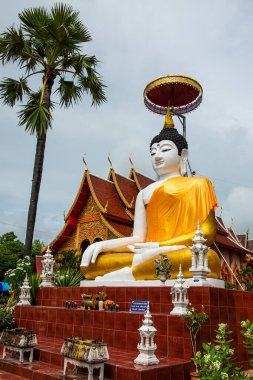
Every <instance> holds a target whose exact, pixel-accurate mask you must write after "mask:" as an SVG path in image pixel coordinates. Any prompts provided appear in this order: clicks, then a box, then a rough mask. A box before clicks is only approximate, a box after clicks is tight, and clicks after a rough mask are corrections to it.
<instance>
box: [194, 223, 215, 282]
mask: <svg viewBox="0 0 253 380" xmlns="http://www.w3.org/2000/svg"><path fill="white" fill-rule="evenodd" d="M192 241H193V243H194V244H193V245H192V246H191V247H190V250H191V251H192V266H191V268H190V269H189V271H190V272H191V273H192V276H193V284H192V285H197V286H211V285H210V284H209V283H208V281H207V279H206V278H207V275H208V273H209V272H211V270H210V269H209V267H208V257H207V253H208V250H209V247H208V246H207V245H205V242H206V239H205V238H204V237H203V233H202V231H201V229H200V224H199V222H198V224H197V230H196V232H195V236H194V238H193V239H192Z"/></svg>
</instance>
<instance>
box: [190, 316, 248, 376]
mask: <svg viewBox="0 0 253 380" xmlns="http://www.w3.org/2000/svg"><path fill="white" fill-rule="evenodd" d="M216 333H217V334H216V339H215V340H214V342H213V343H203V344H202V347H203V351H202V352H200V351H198V352H196V353H195V355H194V358H193V361H194V363H195V365H196V368H197V369H198V375H199V378H200V379H203V380H224V379H227V380H243V379H245V378H246V377H245V375H244V373H243V372H241V369H240V368H239V367H237V366H236V365H235V364H234V363H233V360H234V349H233V348H231V343H232V342H233V340H232V339H229V335H230V334H231V331H228V325H227V324H226V323H220V324H219V325H218V330H217V331H216Z"/></svg>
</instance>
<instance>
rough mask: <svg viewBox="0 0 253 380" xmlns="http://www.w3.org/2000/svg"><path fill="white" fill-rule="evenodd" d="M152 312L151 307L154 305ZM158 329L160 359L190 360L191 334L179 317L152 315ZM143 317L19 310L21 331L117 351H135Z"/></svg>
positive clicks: (59, 309)
mask: <svg viewBox="0 0 253 380" xmlns="http://www.w3.org/2000/svg"><path fill="white" fill-rule="evenodd" d="M151 311H152V305H151ZM152 319H153V324H154V326H155V328H156V329H157V333H156V336H155V343H156V344H157V355H160V356H163V357H168V358H181V359H190V358H191V342H190V336H189V332H188V330H187V329H186V327H185V326H184V325H183V322H182V321H181V319H180V318H179V317H175V316H170V315H166V314H156V313H154V314H153V313H152ZM142 320H143V314H140V313H129V312H121V311H119V312H106V311H98V310H81V309H72V310H70V309H65V308H62V307H48V306H16V308H15V321H16V324H17V326H18V327H22V328H26V329H27V330H32V331H34V332H36V333H37V334H38V335H40V336H42V335H43V336H45V337H46V338H52V339H62V340H63V339H64V338H70V337H72V336H81V337H84V338H93V339H96V340H99V341H103V342H105V343H107V345H108V346H109V347H113V348H116V349H128V350H133V351H136V347H137V344H138V342H139V341H140V334H139V332H138V328H139V327H140V326H141V325H142Z"/></svg>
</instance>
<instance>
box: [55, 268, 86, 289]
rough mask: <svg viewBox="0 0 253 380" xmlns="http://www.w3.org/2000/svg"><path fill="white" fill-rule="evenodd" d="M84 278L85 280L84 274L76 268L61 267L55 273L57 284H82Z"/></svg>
mask: <svg viewBox="0 0 253 380" xmlns="http://www.w3.org/2000/svg"><path fill="white" fill-rule="evenodd" d="M82 280H84V276H83V275H82V273H81V272H80V271H79V270H75V269H69V268H68V269H61V270H60V271H58V272H57V273H55V275H54V281H55V284H56V286H80V281H82Z"/></svg>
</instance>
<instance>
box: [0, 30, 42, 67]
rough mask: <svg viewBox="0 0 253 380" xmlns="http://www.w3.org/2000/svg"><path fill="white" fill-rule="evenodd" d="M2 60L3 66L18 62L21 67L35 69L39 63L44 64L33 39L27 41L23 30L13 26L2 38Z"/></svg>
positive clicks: (0, 40) (0, 50) (0, 56)
mask: <svg viewBox="0 0 253 380" xmlns="http://www.w3.org/2000/svg"><path fill="white" fill-rule="evenodd" d="M0 60H1V61H2V63H3V64H5V63H8V62H13V63H15V62H18V65H19V66H20V67H26V68H27V71H28V69H29V70H31V69H35V67H36V65H37V63H38V61H39V62H40V63H42V58H41V56H40V55H39V52H38V51H36V49H34V46H33V44H32V42H31V39H26V38H25V36H24V34H23V31H22V29H21V28H19V29H16V28H14V27H13V26H12V27H10V28H8V29H7V31H6V32H4V33H2V35H1V37H0Z"/></svg>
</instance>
